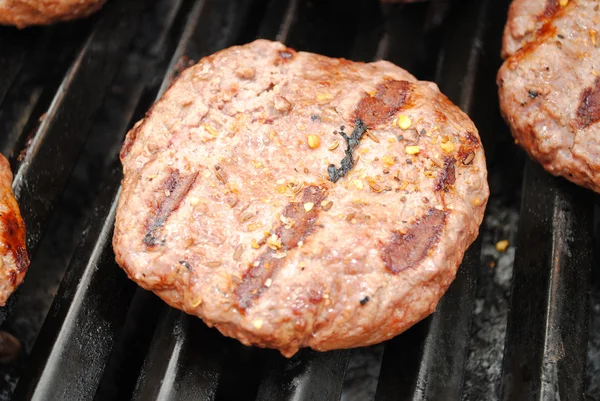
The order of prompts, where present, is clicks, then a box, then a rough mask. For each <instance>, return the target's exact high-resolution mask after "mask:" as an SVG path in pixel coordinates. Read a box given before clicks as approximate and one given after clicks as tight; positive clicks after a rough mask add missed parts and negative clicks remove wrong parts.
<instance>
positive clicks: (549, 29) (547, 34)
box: [507, 23, 556, 70]
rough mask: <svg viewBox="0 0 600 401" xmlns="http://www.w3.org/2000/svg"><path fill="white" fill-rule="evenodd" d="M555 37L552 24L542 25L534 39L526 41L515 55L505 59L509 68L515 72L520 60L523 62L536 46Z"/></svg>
mask: <svg viewBox="0 0 600 401" xmlns="http://www.w3.org/2000/svg"><path fill="white" fill-rule="evenodd" d="M555 35H556V27H555V26H554V25H553V24H551V23H545V24H544V25H542V27H541V28H540V29H538V30H537V31H536V32H535V37H534V38H533V39H532V40H530V41H528V42H527V43H526V44H525V45H524V46H523V47H521V48H520V49H519V50H517V52H516V53H514V54H513V55H511V56H510V57H509V58H508V59H507V62H508V66H509V68H510V69H511V70H515V69H516V68H517V67H518V65H519V63H520V62H521V60H524V59H525V58H526V57H527V56H528V55H529V54H530V53H532V52H533V51H534V50H535V49H536V48H537V47H538V46H540V45H541V44H542V43H544V42H545V41H546V40H548V39H549V38H552V37H554V36H555Z"/></svg>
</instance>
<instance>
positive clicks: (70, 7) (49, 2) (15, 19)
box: [0, 0, 106, 28]
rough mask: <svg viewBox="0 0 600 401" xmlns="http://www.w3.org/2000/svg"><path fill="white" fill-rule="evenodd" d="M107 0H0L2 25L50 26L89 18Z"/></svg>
mask: <svg viewBox="0 0 600 401" xmlns="http://www.w3.org/2000/svg"><path fill="white" fill-rule="evenodd" d="M105 2H106V0H0V25H15V26H17V27H19V28H24V27H26V26H28V25H48V24H52V23H55V22H59V21H67V20H72V19H76V18H82V17H87V16H88V15H90V14H92V13H94V12H96V11H98V10H99V9H100V7H102V5H103V4H104V3H105Z"/></svg>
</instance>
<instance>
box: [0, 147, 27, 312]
mask: <svg viewBox="0 0 600 401" xmlns="http://www.w3.org/2000/svg"><path fill="white" fill-rule="evenodd" d="M27 267H29V258H28V257H27V250H26V248H25V224H24V223H23V219H22V218H21V213H20V212H19V206H18V205H17V201H16V200H15V197H14V195H13V192H12V173H11V171H10V165H9V164H8V161H7V160H6V159H5V158H4V156H2V155H0V275H1V278H0V305H2V306H4V304H5V303H6V300H7V299H8V297H9V296H10V294H12V293H13V291H14V290H15V289H16V288H17V287H18V286H19V284H21V281H23V277H25V272H26V271H27Z"/></svg>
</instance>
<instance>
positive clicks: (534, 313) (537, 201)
mask: <svg viewBox="0 0 600 401" xmlns="http://www.w3.org/2000/svg"><path fill="white" fill-rule="evenodd" d="M523 187H524V196H523V204H522V206H521V220H520V224H519V233H518V237H517V252H516V255H515V267H514V277H513V286H512V296H511V309H510V315H509V320H508V330H507V336H506V345H505V354H504V367H503V377H502V394H501V399H502V400H511V401H512V400H534V399H535V400H559V399H560V400H581V399H583V393H584V376H585V361H586V349H587V333H588V308H589V302H588V299H589V291H590V279H591V266H592V243H593V240H592V239H593V227H592V223H593V214H592V213H593V209H592V203H591V195H592V194H591V193H589V192H586V191H585V190H583V189H582V188H579V187H576V186H575V185H573V184H570V183H568V182H567V181H565V180H563V179H559V178H555V177H552V176H550V175H549V174H548V173H546V172H545V171H544V170H543V169H542V168H541V167H540V166H539V165H537V164H535V163H533V162H531V161H528V162H527V166H526V169H525V182H524V184H523Z"/></svg>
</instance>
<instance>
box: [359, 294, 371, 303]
mask: <svg viewBox="0 0 600 401" xmlns="http://www.w3.org/2000/svg"><path fill="white" fill-rule="evenodd" d="M370 299H371V298H369V296H368V295H367V296H366V297H364V298H363V299H361V300H360V304H361V305H362V306H365V305H366V304H367V302H369V300H370Z"/></svg>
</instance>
